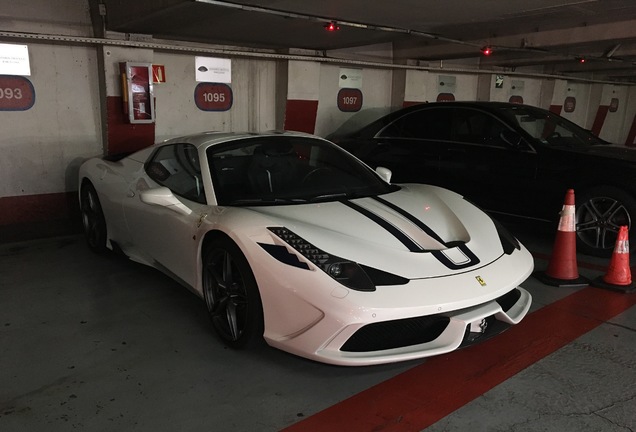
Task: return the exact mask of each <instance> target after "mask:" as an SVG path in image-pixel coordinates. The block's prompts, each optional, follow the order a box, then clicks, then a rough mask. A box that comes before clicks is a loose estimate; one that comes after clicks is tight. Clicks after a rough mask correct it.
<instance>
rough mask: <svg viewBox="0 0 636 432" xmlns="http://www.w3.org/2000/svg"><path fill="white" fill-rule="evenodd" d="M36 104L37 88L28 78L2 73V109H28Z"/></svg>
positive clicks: (0, 104) (0, 89)
mask: <svg viewBox="0 0 636 432" xmlns="http://www.w3.org/2000/svg"><path fill="white" fill-rule="evenodd" d="M33 104H35V89H34V88H33V84H31V81H29V80H28V79H26V78H24V77H22V76H17V75H0V111H26V110H28V109H30V108H31V107H32V106H33Z"/></svg>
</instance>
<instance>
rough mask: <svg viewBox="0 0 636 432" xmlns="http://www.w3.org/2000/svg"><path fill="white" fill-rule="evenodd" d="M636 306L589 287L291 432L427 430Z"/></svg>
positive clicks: (629, 298)
mask: <svg viewBox="0 0 636 432" xmlns="http://www.w3.org/2000/svg"><path fill="white" fill-rule="evenodd" d="M634 304H636V295H635V294H624V293H620V292H614V291H609V290H602V289H598V288H591V287H588V288H584V289H581V290H580V291H577V292H576V293H574V294H571V295H570V296H568V297H565V298H563V299H561V300H559V301H556V302H554V303H552V304H550V305H548V306H545V307H543V308H541V309H539V310H537V311H535V312H533V313H531V314H529V315H528V316H527V317H526V318H525V319H524V320H523V321H522V322H521V324H519V325H517V326H514V327H512V328H510V329H509V330H508V331H506V332H504V333H502V334H501V335H499V336H497V337H496V338H493V339H490V340H487V341H485V342H483V343H481V344H478V345H474V346H472V347H469V348H466V349H463V350H460V351H455V352H453V353H449V354H445V355H442V356H437V357H432V358H430V359H428V360H427V361H426V362H425V363H423V364H422V365H420V366H416V367H414V368H413V369H410V370H408V371H406V372H404V373H402V374H400V375H398V376H396V377H394V378H391V379H389V380H387V381H385V382H383V383H380V384H378V385H376V386H374V387H371V388H369V389H368V390H365V391H363V392H361V393H359V394H357V395H355V396H353V397H351V398H349V399H346V400H344V401H343V402H341V403H338V404H336V405H334V406H332V407H330V408H327V409H325V410H324V411H321V412H319V413H317V414H315V415H313V416H311V417H308V418H306V419H304V420H302V421H300V422H298V423H296V424H294V425H292V426H290V427H288V428H286V429H284V431H285V432H295V431H303V432H312V431H325V430H333V431H341V430H346V431H348V432H356V431H361V432H362V431H364V432H368V431H393V432H403V431H420V430H422V429H424V428H426V427H428V426H430V425H432V424H433V423H435V422H437V421H439V420H440V419H442V418H444V417H445V416H447V415H449V414H451V413H452V412H454V411H456V410H457V409H458V408H460V407H462V406H463V405H465V404H467V403H468V402H470V401H472V400H473V399H475V398H477V397H479V396H481V395H482V394H484V393H485V392H487V391H488V390H490V389H492V388H493V387H495V386H496V385H498V384H500V383H502V382H503V381H505V380H507V379H508V378H510V377H512V376H514V375H515V374H517V373H519V372H520V371H522V370H523V369H525V368H527V367H528V366H531V365H532V364H534V363H536V362H537V361H539V360H541V359H542V358H544V357H546V356H547V355H549V354H551V353H553V352H554V351H556V350H558V349H559V348H561V347H563V346H565V345H567V344H568V343H570V342H572V341H573V340H574V339H576V338H578V337H580V336H582V335H583V334H585V333H587V332H589V331H590V330H592V329H594V328H596V327H597V326H599V325H600V324H602V323H604V322H606V321H608V320H610V319H612V318H613V317H615V316H616V315H618V314H620V313H622V312H624V311H625V310H627V309H629V308H630V307H631V306H633V305H634Z"/></svg>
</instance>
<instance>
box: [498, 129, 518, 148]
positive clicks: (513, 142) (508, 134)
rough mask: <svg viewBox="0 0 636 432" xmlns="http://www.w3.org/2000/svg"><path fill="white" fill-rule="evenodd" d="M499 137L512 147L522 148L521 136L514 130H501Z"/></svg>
mask: <svg viewBox="0 0 636 432" xmlns="http://www.w3.org/2000/svg"><path fill="white" fill-rule="evenodd" d="M499 137H500V138H501V139H502V140H503V142H505V143H506V144H508V145H509V146H510V147H512V148H514V149H517V150H521V149H522V148H523V138H522V137H521V135H519V134H518V133H517V132H515V131H511V130H503V131H501V133H500V134H499Z"/></svg>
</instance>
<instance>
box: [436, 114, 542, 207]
mask: <svg viewBox="0 0 636 432" xmlns="http://www.w3.org/2000/svg"><path fill="white" fill-rule="evenodd" d="M450 123H451V128H450V129H451V137H450V139H449V140H448V141H447V142H446V145H445V149H444V151H443V152H441V154H440V163H439V166H440V168H439V175H440V177H441V178H442V180H441V182H442V183H443V184H444V185H445V186H446V187H448V188H449V189H452V190H455V191H456V192H459V193H461V194H463V195H464V196H465V197H466V198H468V199H470V200H472V201H474V202H475V203H476V204H478V205H480V206H481V207H482V208H484V209H486V210H493V211H498V212H503V213H510V214H517V215H519V214H526V213H527V207H528V205H529V203H531V202H532V201H533V200H535V199H537V198H539V197H540V194H538V193H537V191H536V188H535V182H536V175H537V154H536V152H535V151H534V149H533V148H532V147H531V146H530V145H528V144H527V143H526V142H525V141H524V140H522V139H521V137H520V135H517V134H515V133H512V134H510V132H511V129H510V128H509V127H508V126H507V125H506V124H504V123H503V122H502V121H501V120H499V119H498V118H496V117H495V116H493V115H492V114H490V113H488V112H486V111H482V110H480V109H473V108H463V107H457V108H454V109H453V112H452V117H451V120H450ZM502 133H503V134H502ZM506 134H508V135H506ZM509 135H513V136H515V137H516V138H518V139H517V140H515V141H516V142H507V141H506V139H505V137H506V136H509ZM509 141H510V140H509Z"/></svg>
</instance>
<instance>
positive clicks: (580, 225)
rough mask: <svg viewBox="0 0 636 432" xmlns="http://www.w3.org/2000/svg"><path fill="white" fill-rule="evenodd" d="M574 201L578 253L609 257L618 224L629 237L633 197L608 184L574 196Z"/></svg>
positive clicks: (635, 207) (634, 210)
mask: <svg viewBox="0 0 636 432" xmlns="http://www.w3.org/2000/svg"><path fill="white" fill-rule="evenodd" d="M576 201H577V203H576V234H577V250H578V251H579V252H581V253H584V254H587V255H592V256H597V257H608V256H611V255H612V252H613V251H614V246H615V244H616V238H617V236H618V231H619V229H620V227H621V226H627V227H628V229H630V237H631V226H632V220H633V218H634V217H636V200H634V198H633V197H631V196H630V195H629V194H627V193H626V192H624V191H622V190H620V189H618V188H614V187H609V186H607V187H598V188H593V189H590V190H587V191H584V192H583V193H581V194H579V195H577V197H576ZM630 240H631V239H630ZM630 244H632V245H634V242H632V241H630ZM630 249H631V247H630Z"/></svg>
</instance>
